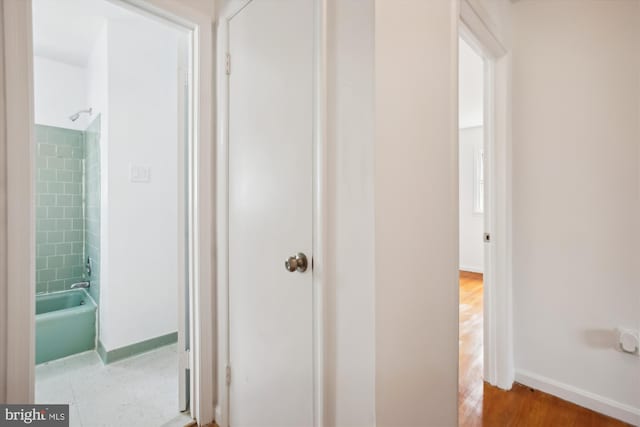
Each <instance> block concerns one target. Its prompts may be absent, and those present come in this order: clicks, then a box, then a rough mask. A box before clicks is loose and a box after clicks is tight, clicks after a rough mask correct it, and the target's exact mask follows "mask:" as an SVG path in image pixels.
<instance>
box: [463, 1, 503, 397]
mask: <svg viewBox="0 0 640 427" xmlns="http://www.w3.org/2000/svg"><path fill="white" fill-rule="evenodd" d="M459 28H460V30H459V32H460V36H461V37H462V38H463V39H464V40H465V41H466V42H467V43H469V45H470V46H471V47H473V48H474V49H475V50H476V51H477V52H479V53H481V54H482V56H483V58H484V60H485V61H484V62H485V67H484V75H485V83H484V89H485V90H484V94H485V95H484V153H485V168H484V171H485V188H486V191H485V194H486V196H485V232H487V233H489V234H490V236H491V241H490V242H485V250H484V254H485V261H484V266H485V270H484V284H485V286H484V380H485V381H487V382H488V383H489V384H491V385H494V386H498V387H500V388H502V389H505V390H509V389H511V386H512V385H513V381H514V378H515V369H514V361H513V326H512V324H513V316H512V297H511V295H512V274H511V268H512V257H511V253H512V251H511V248H512V244H511V240H512V235H511V224H512V221H511V213H512V209H511V200H512V197H511V135H510V131H511V126H510V121H511V117H510V113H509V111H510V98H509V92H510V80H509V73H510V56H509V54H508V51H507V49H506V48H505V46H504V44H503V43H502V41H501V40H500V38H499V37H498V36H497V34H498V31H497V29H496V28H494V26H493V24H492V23H491V19H490V18H489V15H488V14H487V12H486V11H485V10H484V9H483V8H482V7H481V6H480V5H479V3H478V2H477V1H474V0H461V1H460V26H459Z"/></svg>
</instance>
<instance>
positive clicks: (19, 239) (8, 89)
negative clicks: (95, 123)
mask: <svg viewBox="0 0 640 427" xmlns="http://www.w3.org/2000/svg"><path fill="white" fill-rule="evenodd" d="M2 3H3V16H2V17H1V18H2V23H3V25H2V27H4V55H5V58H4V72H5V81H4V83H5V101H6V105H7V108H6V110H5V115H6V121H5V126H6V147H7V151H6V180H7V181H6V182H7V206H6V209H7V230H6V236H7V252H6V257H7V264H6V265H7V306H6V308H7V319H6V320H7V323H6V327H7V331H6V340H7V342H6V346H5V343H0V344H2V345H0V347H2V348H3V349H5V348H6V351H7V354H6V402H7V403H31V402H33V401H34V388H35V384H34V372H35V304H34V301H35V228H34V227H33V225H34V221H35V217H34V212H35V208H34V206H35V203H34V201H35V198H34V194H35V191H34V190H35V187H34V178H33V176H34V175H33V170H34V164H35V155H34V139H33V122H34V113H33V52H32V47H31V46H32V41H31V38H32V35H31V34H32V31H31V20H32V18H31V1H28V0H4V1H3V2H2ZM0 231H3V230H0ZM3 386H4V384H3Z"/></svg>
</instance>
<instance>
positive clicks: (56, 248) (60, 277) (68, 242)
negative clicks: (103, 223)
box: [36, 125, 85, 293]
mask: <svg viewBox="0 0 640 427" xmlns="http://www.w3.org/2000/svg"><path fill="white" fill-rule="evenodd" d="M36 145H37V154H36V169H37V176H36V292H38V293H43V292H55V291H61V290H64V289H69V288H70V286H71V284H73V283H75V282H80V281H82V280H83V279H84V276H83V274H84V225H85V224H84V212H83V162H84V156H85V153H84V135H83V132H80V131H76V130H70V129H62V128H56V127H51V126H41V125H36Z"/></svg>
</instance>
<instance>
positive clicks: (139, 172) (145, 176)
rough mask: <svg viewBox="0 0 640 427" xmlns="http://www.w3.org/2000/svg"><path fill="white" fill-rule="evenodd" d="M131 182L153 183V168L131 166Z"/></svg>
mask: <svg viewBox="0 0 640 427" xmlns="http://www.w3.org/2000/svg"><path fill="white" fill-rule="evenodd" d="M129 180H130V181H131V182H149V181H151V167H149V166H147V165H134V164H130V165H129Z"/></svg>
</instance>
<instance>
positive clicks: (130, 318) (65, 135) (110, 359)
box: [32, 0, 193, 425]
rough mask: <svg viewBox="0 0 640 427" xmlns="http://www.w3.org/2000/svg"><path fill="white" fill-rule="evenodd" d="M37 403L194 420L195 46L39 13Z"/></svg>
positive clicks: (39, 4) (139, 17)
mask: <svg viewBox="0 0 640 427" xmlns="http://www.w3.org/2000/svg"><path fill="white" fill-rule="evenodd" d="M32 4H33V8H32V10H33V30H34V32H33V40H34V58H33V63H34V109H35V144H36V146H35V150H34V151H35V157H36V158H35V176H34V180H35V182H36V200H35V213H36V221H35V231H36V242H35V243H36V263H35V273H36V274H35V275H36V298H35V299H36V301H35V306H36V316H35V336H36V345H35V355H36V365H37V366H36V367H35V401H36V403H40V404H52V403H63V404H69V405H70V421H71V425H81V424H82V425H125V424H126V425H134V424H141V425H142V424H154V425H172V424H176V425H184V424H185V423H188V422H191V420H192V417H191V416H190V414H189V411H188V409H189V406H190V405H189V398H190V381H189V376H190V375H189V371H188V359H187V357H185V354H188V350H189V345H190V344H189V343H190V340H189V339H188V338H189V335H188V334H189V327H188V325H189V323H190V305H191V304H190V298H189V295H190V292H188V290H189V287H190V284H191V276H192V275H191V268H190V266H191V259H192V254H191V253H190V251H191V249H190V248H191V247H192V245H191V243H190V242H191V240H192V238H191V237H190V236H191V232H192V231H191V230H192V224H191V221H190V218H191V215H192V207H191V201H190V199H191V197H190V196H189V195H190V194H191V188H192V184H193V183H192V178H191V176H192V172H191V167H190V162H191V161H192V149H191V135H192V133H193V132H192V125H193V120H192V117H193V111H192V104H191V98H192V97H193V94H192V93H191V90H192V88H191V81H192V78H191V74H192V72H193V70H192V69H191V66H190V55H191V52H190V51H191V49H192V48H191V32H190V31H188V30H186V29H184V28H182V27H180V26H177V25H175V24H173V23H170V22H168V21H164V20H162V19H159V18H158V17H157V16H151V15H149V14H147V13H145V12H143V11H142V10H139V9H136V8H132V7H124V6H125V4H119V3H113V2H109V1H104V0H60V1H56V2H55V4H53V3H52V2H50V1H48V0H33V2H32Z"/></svg>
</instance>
